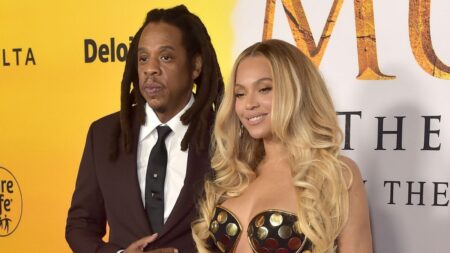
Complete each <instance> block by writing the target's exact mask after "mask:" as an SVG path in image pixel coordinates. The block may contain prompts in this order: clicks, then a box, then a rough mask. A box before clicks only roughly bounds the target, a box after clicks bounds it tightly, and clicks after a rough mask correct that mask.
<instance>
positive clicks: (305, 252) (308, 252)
mask: <svg viewBox="0 0 450 253" xmlns="http://www.w3.org/2000/svg"><path fill="white" fill-rule="evenodd" d="M302 253H311V251H309V250H305V251H302Z"/></svg>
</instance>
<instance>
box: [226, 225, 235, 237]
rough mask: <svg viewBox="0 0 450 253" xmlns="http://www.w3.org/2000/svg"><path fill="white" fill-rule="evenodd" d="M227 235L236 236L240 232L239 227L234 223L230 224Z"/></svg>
mask: <svg viewBox="0 0 450 253" xmlns="http://www.w3.org/2000/svg"><path fill="white" fill-rule="evenodd" d="M226 231H227V235H229V236H235V235H236V234H237V232H238V226H237V225H236V224H234V223H228V224H227V227H226Z"/></svg>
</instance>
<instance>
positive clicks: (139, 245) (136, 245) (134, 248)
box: [123, 234, 178, 253]
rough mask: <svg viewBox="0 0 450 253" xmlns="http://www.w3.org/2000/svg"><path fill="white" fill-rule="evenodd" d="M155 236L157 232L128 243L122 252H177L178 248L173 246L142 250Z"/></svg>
mask: <svg viewBox="0 0 450 253" xmlns="http://www.w3.org/2000/svg"><path fill="white" fill-rule="evenodd" d="M157 237H158V234H153V235H149V236H146V237H143V238H141V239H139V240H137V241H135V242H133V243H132V244H130V246H128V248H127V249H126V250H125V251H124V252H123V253H142V252H145V253H178V250H177V249H175V248H162V249H155V250H151V251H144V249H145V247H147V245H148V244H149V243H151V242H153V241H155V240H156V238H157Z"/></svg>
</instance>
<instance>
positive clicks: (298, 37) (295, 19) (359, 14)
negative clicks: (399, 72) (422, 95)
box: [263, 0, 395, 80]
mask: <svg viewBox="0 0 450 253" xmlns="http://www.w3.org/2000/svg"><path fill="white" fill-rule="evenodd" d="M354 1H355V3H354V6H355V19H356V34H357V45H358V60H359V74H358V76H357V78H358V79H363V80H382V79H393V78H395V77H393V76H388V75H385V74H383V73H381V71H380V69H379V67H378V59H377V50H376V38H375V23H374V14H373V3H372V0H354ZM282 3H283V8H284V11H285V13H286V16H287V18H288V23H289V26H290V28H291V31H292V35H293V37H294V40H295V43H296V45H297V47H298V48H299V49H300V50H302V52H304V53H305V54H306V55H307V56H308V57H309V58H310V59H311V60H312V62H314V64H315V65H316V66H319V65H320V62H321V60H322V57H323V55H324V53H325V49H326V47H327V44H328V41H329V39H330V37H331V33H332V32H333V28H334V24H335V23H336V19H337V17H338V15H339V12H340V9H341V7H342V3H343V0H334V2H333V6H332V7H331V10H330V13H329V15H328V18H327V22H326V24H325V27H324V29H323V31H322V35H321V37H320V40H319V43H318V44H317V45H316V42H315V40H314V38H313V36H312V32H311V28H310V26H309V23H308V19H307V18H306V15H305V11H304V9H303V6H302V3H301V1H300V0H282ZM274 12H275V1H274V0H267V1H266V16H265V18H264V28H263V40H266V39H270V38H272V30H273V19H274Z"/></svg>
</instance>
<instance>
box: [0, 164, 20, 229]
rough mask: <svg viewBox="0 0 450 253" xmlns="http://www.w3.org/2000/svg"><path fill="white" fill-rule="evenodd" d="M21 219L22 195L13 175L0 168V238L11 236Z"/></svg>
mask: <svg viewBox="0 0 450 253" xmlns="http://www.w3.org/2000/svg"><path fill="white" fill-rule="evenodd" d="M21 217H22V193H21V192H20V187H19V183H18V182H17V180H16V178H15V177H14V175H13V174H12V173H11V172H10V171H9V170H7V169H6V168H3V167H0V237H4V236H8V235H10V234H12V232H14V231H15V230H16V228H17V226H18V225H19V222H20V219H21Z"/></svg>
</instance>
